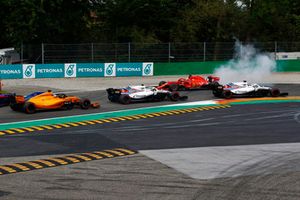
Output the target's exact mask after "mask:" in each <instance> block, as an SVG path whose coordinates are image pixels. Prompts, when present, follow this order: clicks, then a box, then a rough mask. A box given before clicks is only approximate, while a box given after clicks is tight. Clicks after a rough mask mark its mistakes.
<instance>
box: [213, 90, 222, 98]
mask: <svg viewBox="0 0 300 200" xmlns="http://www.w3.org/2000/svg"><path fill="white" fill-rule="evenodd" d="M213 95H214V96H215V97H217V98H220V97H222V92H220V91H218V90H213Z"/></svg>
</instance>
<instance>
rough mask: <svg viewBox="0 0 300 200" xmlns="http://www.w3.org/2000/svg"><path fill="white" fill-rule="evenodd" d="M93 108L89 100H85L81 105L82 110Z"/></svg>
mask: <svg viewBox="0 0 300 200" xmlns="http://www.w3.org/2000/svg"><path fill="white" fill-rule="evenodd" d="M90 106H91V101H90V100H89V99H83V100H82V101H81V103H80V107H81V109H88V108H89V107H90Z"/></svg>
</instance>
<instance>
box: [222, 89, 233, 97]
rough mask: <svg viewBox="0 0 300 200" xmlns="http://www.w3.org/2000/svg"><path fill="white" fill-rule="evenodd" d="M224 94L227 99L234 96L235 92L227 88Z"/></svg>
mask: <svg viewBox="0 0 300 200" xmlns="http://www.w3.org/2000/svg"><path fill="white" fill-rule="evenodd" d="M223 96H224V97H225V98H226V99H231V98H232V96H233V94H232V92H231V91H229V90H225V91H223Z"/></svg>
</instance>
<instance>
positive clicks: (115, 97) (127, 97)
mask: <svg viewBox="0 0 300 200" xmlns="http://www.w3.org/2000/svg"><path fill="white" fill-rule="evenodd" d="M106 91H107V94H108V99H109V100H110V101H111V102H119V103H122V104H129V103H132V102H146V101H163V100H165V99H169V100H171V101H178V100H186V99H187V98H188V97H187V96H180V94H179V93H178V92H171V91H168V90H163V89H157V88H156V87H154V86H144V85H137V86H128V87H126V88H108V89H106Z"/></svg>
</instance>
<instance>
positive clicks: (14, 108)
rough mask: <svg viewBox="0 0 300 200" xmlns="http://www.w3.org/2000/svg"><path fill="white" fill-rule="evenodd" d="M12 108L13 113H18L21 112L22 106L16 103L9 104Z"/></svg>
mask: <svg viewBox="0 0 300 200" xmlns="http://www.w3.org/2000/svg"><path fill="white" fill-rule="evenodd" d="M9 106H10V108H11V109H12V110H13V111H18V110H20V106H19V105H18V104H16V103H11V104H9Z"/></svg>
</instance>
